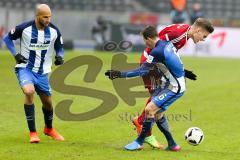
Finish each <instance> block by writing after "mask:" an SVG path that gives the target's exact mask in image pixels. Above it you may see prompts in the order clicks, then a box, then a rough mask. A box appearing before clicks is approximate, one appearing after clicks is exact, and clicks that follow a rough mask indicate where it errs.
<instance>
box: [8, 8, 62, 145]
mask: <svg viewBox="0 0 240 160" xmlns="http://www.w3.org/2000/svg"><path fill="white" fill-rule="evenodd" d="M35 13H36V15H35V19H34V20H31V21H29V22H24V23H22V24H20V25H18V26H16V27H15V28H14V29H12V30H11V31H10V32H9V33H8V34H7V35H6V36H5V37H4V41H5V43H6V45H7V47H8V49H9V51H10V52H11V53H12V55H13V56H14V57H15V60H16V63H17V64H16V66H15V72H16V76H17V78H18V81H19V85H20V86H21V89H22V91H23V93H24V95H25V100H24V110H25V114H26V119H27V123H28V128H29V131H30V142H31V143H38V142H40V138H39V136H38V134H37V131H36V126H35V109H34V108H35V106H34V101H33V99H34V94H35V92H37V94H38V95H39V97H40V99H41V102H42V111H43V114H44V121H45V128H44V134H46V135H48V136H50V137H52V138H53V139H55V140H59V141H63V140H64V137H63V136H61V135H60V134H59V133H58V132H57V131H56V130H55V129H54V128H53V126H52V121H53V106H52V98H51V88H50V84H49V80H48V73H49V72H50V71H51V66H52V56H53V51H54V50H55V52H56V56H55V65H61V64H63V62H64V60H63V56H64V50H63V40H62V36H61V33H60V32H59V30H58V28H57V27H56V26H54V25H53V24H52V23H50V20H51V9H50V8H49V6H48V5H46V4H39V5H38V6H37V7H36V12H35ZM17 39H20V51H19V53H17V51H16V49H15V46H14V44H13V40H17Z"/></svg>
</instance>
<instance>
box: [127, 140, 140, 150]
mask: <svg viewBox="0 0 240 160" xmlns="http://www.w3.org/2000/svg"><path fill="white" fill-rule="evenodd" d="M124 148H125V149H126V150H129V151H135V150H141V149H143V145H140V144H139V143H138V142H137V141H133V142H132V143H129V144H127V145H126V146H125V147H124Z"/></svg>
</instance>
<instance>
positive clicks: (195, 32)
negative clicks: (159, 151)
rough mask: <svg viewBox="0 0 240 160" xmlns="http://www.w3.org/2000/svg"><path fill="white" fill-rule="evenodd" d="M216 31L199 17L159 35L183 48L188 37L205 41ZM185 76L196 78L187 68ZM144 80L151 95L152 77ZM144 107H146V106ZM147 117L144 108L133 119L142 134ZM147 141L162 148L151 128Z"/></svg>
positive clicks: (143, 56)
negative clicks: (192, 21)
mask: <svg viewBox="0 0 240 160" xmlns="http://www.w3.org/2000/svg"><path fill="white" fill-rule="evenodd" d="M213 31H214V29H213V26H212V24H211V23H210V22H209V21H208V20H207V19H204V18H198V19H197V20H196V21H195V23H194V24H193V25H192V26H190V25H188V24H172V25H169V26H167V27H165V28H164V29H162V30H161V31H160V32H159V33H158V36H159V38H160V39H161V40H166V41H171V42H172V43H173V45H174V47H175V48H176V49H177V50H179V49H181V48H182V47H183V46H184V45H185V44H186V43H187V41H188V39H192V40H193V42H194V43H198V42H200V41H204V40H205V38H207V36H208V35H209V34H210V33H212V32H213ZM151 50H152V49H150V48H146V49H145V50H144V52H143V53H142V55H141V59H140V64H143V63H144V62H145V61H146V60H147V58H148V55H149V53H150V52H151ZM185 77H187V78H189V79H192V80H196V77H195V75H194V74H192V72H191V71H188V70H185ZM143 82H144V85H145V88H147V89H148V91H149V93H150V95H151V94H152V93H153V90H154V86H153V85H152V80H151V77H149V76H148V75H147V76H143ZM150 101H151V96H150V97H149V99H148V100H147V103H146V105H145V107H146V106H147V104H148V103H149V102H150ZM145 107H144V108H145ZM144 118H145V111H144V110H143V112H142V114H141V115H140V116H139V117H135V118H134V119H133V124H134V125H135V126H136V129H137V133H138V134H140V133H141V130H142V124H143V121H144ZM145 142H147V143H149V144H150V145H151V146H153V147H157V148H160V147H161V146H162V145H160V144H159V142H158V141H157V140H156V139H155V137H154V136H153V135H152V132H151V129H150V131H149V132H148V134H147V137H146V138H145Z"/></svg>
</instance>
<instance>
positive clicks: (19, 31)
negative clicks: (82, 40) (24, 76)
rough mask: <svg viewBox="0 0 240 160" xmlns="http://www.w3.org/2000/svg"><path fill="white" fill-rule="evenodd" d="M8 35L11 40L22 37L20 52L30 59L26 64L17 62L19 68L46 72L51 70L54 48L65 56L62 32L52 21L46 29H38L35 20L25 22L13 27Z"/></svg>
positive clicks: (41, 72)
mask: <svg viewBox="0 0 240 160" xmlns="http://www.w3.org/2000/svg"><path fill="white" fill-rule="evenodd" d="M8 36H9V37H10V39H11V40H16V39H19V38H20V54H21V55H23V56H24V57H25V58H26V59H28V62H27V63H26V64H24V63H21V64H17V65H16V67H17V68H28V69H30V70H32V71H33V72H35V73H39V74H45V73H49V72H51V66H52V56H53V50H55V51H56V53H57V54H60V55H59V56H62V57H63V54H64V53H63V40H62V36H61V33H60V31H59V30H58V28H57V27H56V26H54V25H53V24H51V23H50V24H49V25H48V27H45V29H44V30H38V29H37V27H36V25H35V21H34V20H32V21H29V22H25V23H22V24H20V25H18V26H16V27H15V29H12V30H11V31H10V32H9V33H8Z"/></svg>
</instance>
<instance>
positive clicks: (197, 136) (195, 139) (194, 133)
mask: <svg viewBox="0 0 240 160" xmlns="http://www.w3.org/2000/svg"><path fill="white" fill-rule="evenodd" d="M203 139H204V134H203V131H202V130H201V129H200V128H198V127H191V128H189V129H188V130H187V131H186V133H185V140H186V141H187V142H188V143H189V144H191V145H194V146H197V145H199V144H200V143H201V142H202V141H203Z"/></svg>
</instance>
